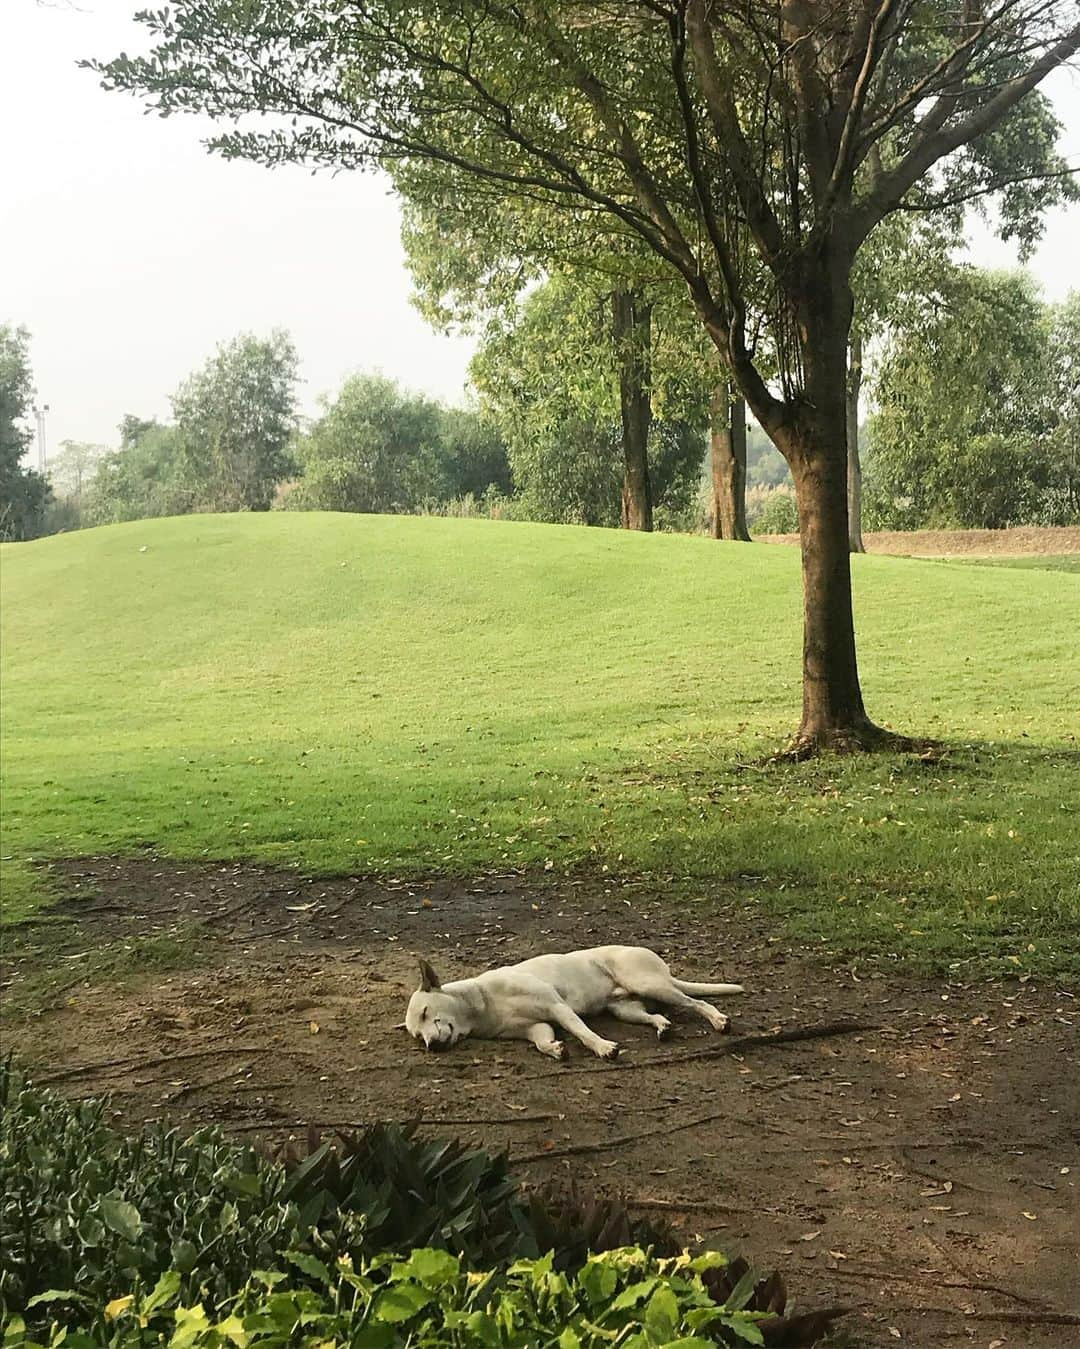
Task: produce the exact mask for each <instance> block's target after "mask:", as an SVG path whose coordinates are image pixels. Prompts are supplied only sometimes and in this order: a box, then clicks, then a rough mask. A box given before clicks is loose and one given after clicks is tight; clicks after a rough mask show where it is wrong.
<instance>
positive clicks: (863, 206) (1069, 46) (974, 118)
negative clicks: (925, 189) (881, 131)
mask: <svg viewBox="0 0 1080 1349" xmlns="http://www.w3.org/2000/svg"><path fill="white" fill-rule="evenodd" d="M1077 50H1080V25H1077V27H1075V28H1074V29H1073V30H1072V31H1071V32H1069V33H1067V34H1066V35H1065V36H1064V37H1063V38H1061V40H1060V41H1059V42H1057V43H1056V44H1055V45H1054V46H1053V47H1052V48H1051V49H1050V50H1049V51H1047V52H1045V53H1044V55H1043V56H1042V57H1041V58H1040V59H1039V60H1038V61H1036V62H1035V64H1034V65H1033V66H1031V67H1030V69H1028V70H1027V71H1025V72H1024V73H1023V74H1022V75H1018V76H1016V77H1015V78H1014V79H1012V80H1009V81H1008V82H1007V83H1006V84H1004V85H1003V86H1002V87H1001V88H1000V89H999V90H998V92H997V93H996V94H995V95H994V96H993V98H991V99H989V100H988V101H987V102H986V103H984V104H983V106H982V107H981V108H979V109H977V110H976V111H975V112H973V113H971V114H970V116H968V117H966V118H965V119H964V120H963V121H961V122H959V123H957V124H956V125H955V126H953V127H951V128H950V127H945V126H942V127H940V128H938V129H936V130H933V131H930V132H928V133H927V132H925V131H924V133H923V134H921V135H917V136H916V137H915V139H914V140H913V142H912V144H911V146H910V147H909V149H908V151H907V153H906V154H905V155H904V157H903V158H902V159H901V160H900V162H899V163H898V164H897V165H895V167H894V168H892V169H889V170H887V171H886V172H885V174H884V176H883V177H882V178H880V179H879V180H878V182H876V183H875V185H874V188H873V189H872V191H871V192H870V193H869V194H868V195H867V196H866V197H865V198H864V200H863V201H862V202H861V203H860V204H859V207H858V209H857V210H856V212H855V241H856V242H858V243H861V242H862V240H863V239H865V237H866V236H867V234H869V232H870V230H872V229H873V227H874V226H875V225H876V224H877V223H878V221H879V220H881V219H882V218H883V217H884V216H885V215H887V214H888V213H889V212H890V211H893V210H896V209H897V208H898V206H899V205H900V203H901V201H902V200H903V198H904V195H905V194H906V193H907V192H909V191H910V190H911V188H912V187H914V186H915V184H916V183H917V182H918V181H919V179H920V178H922V177H923V175H924V174H925V173H927V172H928V171H929V170H930V169H931V168H932V167H933V166H934V164H936V163H937V162H938V161H939V160H941V159H944V158H945V156H946V155H949V154H952V153H953V151H955V150H958V149H960V148H961V147H962V146H964V145H967V144H969V143H970V142H971V141H973V140H975V139H977V138H978V137H979V136H981V135H983V134H984V133H985V132H986V131H989V130H990V129H991V128H992V127H993V126H995V125H996V123H997V122H999V121H1000V120H1001V118H1002V117H1004V116H1005V114H1006V113H1007V112H1009V111H1010V110H1011V109H1012V108H1014V107H1015V106H1016V104H1017V103H1019V102H1020V100H1021V99H1022V98H1023V97H1024V96H1025V95H1026V94H1029V93H1030V92H1031V91H1032V90H1033V89H1034V88H1035V87H1036V86H1037V85H1038V84H1039V83H1040V82H1041V81H1042V80H1044V79H1045V78H1046V76H1047V75H1049V74H1050V72H1051V71H1052V70H1055V69H1056V68H1057V67H1058V66H1059V65H1061V64H1062V63H1063V62H1064V61H1067V60H1068V59H1069V57H1070V56H1072V55H1073V54H1074V53H1075V52H1076V51H1077Z"/></svg>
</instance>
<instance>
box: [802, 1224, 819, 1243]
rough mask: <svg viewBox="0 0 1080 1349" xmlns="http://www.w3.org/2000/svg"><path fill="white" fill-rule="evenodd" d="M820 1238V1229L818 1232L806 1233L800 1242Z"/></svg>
mask: <svg viewBox="0 0 1080 1349" xmlns="http://www.w3.org/2000/svg"><path fill="white" fill-rule="evenodd" d="M820 1236H821V1228H820V1227H819V1228H818V1230H817V1231H816V1232H805V1233H804V1234H803V1235H802V1236H801V1237H800V1238H799V1240H800V1241H813V1240H814V1238H815V1237H820Z"/></svg>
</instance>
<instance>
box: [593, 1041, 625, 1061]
mask: <svg viewBox="0 0 1080 1349" xmlns="http://www.w3.org/2000/svg"><path fill="white" fill-rule="evenodd" d="M596 1056H597V1058H600V1059H617V1058H618V1057H619V1046H618V1045H617V1044H616V1043H615V1041H614V1040H601V1041H600V1043H599V1044H598V1045H597V1046H596Z"/></svg>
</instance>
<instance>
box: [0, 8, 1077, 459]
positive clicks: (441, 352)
mask: <svg viewBox="0 0 1080 1349" xmlns="http://www.w3.org/2000/svg"><path fill="white" fill-rule="evenodd" d="M147 3H148V0H52V3H46V2H45V0H42V2H41V3H39V0H0V129H2V130H0V322H13V323H16V324H25V325H26V327H28V328H29V329H30V332H31V336H32V347H31V354H32V360H33V366H34V372H35V377H36V382H37V387H38V394H39V400H40V401H41V402H45V403H48V404H49V407H50V412H49V417H48V438H49V445H50V451H52V450H54V449H55V447H56V446H57V445H58V444H59V442H60V441H62V440H66V439H72V440H87V441H97V442H101V443H104V444H115V443H116V439H117V436H116V427H117V424H118V423H119V421H120V418H121V417H122V416H123V415H124V414H125V413H128V412H131V413H136V414H138V415H140V416H159V417H166V416H167V415H168V412H169V404H168V395H169V394H170V393H171V392H172V390H174V389H175V388H176V386H177V384H178V383H179V382H180V381H181V379H183V378H184V377H185V376H186V375H187V374H188V373H190V371H192V370H193V369H195V368H196V367H197V366H198V365H200V364H201V363H202V362H203V361H204V360H205V359H206V358H207V356H209V355H210V354H211V353H212V352H213V350H214V347H215V345H216V344H217V343H218V342H219V341H221V340H224V339H227V338H229V337H232V336H234V335H235V334H236V333H238V332H242V331H253V332H256V333H260V334H261V333H266V332H268V331H269V330H270V329H271V328H274V327H281V328H285V329H287V330H288V331H289V332H290V333H291V334H292V337H293V340H294V341H295V343H296V345H297V348H298V350H299V353H300V357H301V362H302V373H303V378H304V384H303V389H302V401H303V404H304V410H305V411H308V412H310V411H312V410H313V409H314V406H315V401H316V398H317V397H318V396H319V395H320V394H324V393H332V392H334V391H336V389H337V388H338V387H339V386H340V384H341V381H342V379H343V378H344V377H345V375H346V374H348V373H350V372H351V371H354V370H374V369H378V370H381V371H382V372H383V373H384V374H386V375H390V376H392V377H393V378H396V379H399V380H401V381H402V383H404V384H407V385H409V386H411V387H413V388H416V389H422V390H425V391H426V392H428V393H430V394H433V395H435V396H436V397H440V398H444V399H446V400H449V401H460V399H461V398H462V397H463V396H464V389H465V373H466V365H467V363H468V359H469V356H470V354H471V351H472V343H471V342H470V341H469V340H468V339H467V338H463V337H443V336H438V335H436V334H435V333H433V332H432V331H431V330H430V329H429V328H428V327H427V325H426V324H425V323H424V322H423V320H422V319H421V318H420V316H419V315H418V314H417V313H416V311H415V310H414V309H413V308H412V306H411V305H410V304H409V290H410V283H409V276H408V273H407V272H406V270H405V267H404V261H403V255H402V249H401V245H400V242H399V239H398V213H397V209H396V205H395V203H394V200H393V198H392V197H390V196H389V195H388V190H387V187H386V184H385V181H383V180H381V179H380V178H378V177H377V176H373V175H369V174H341V175H339V176H338V177H330V176H328V175H318V176H312V175H311V174H310V173H308V172H307V171H306V170H303V169H299V168H283V169H275V170H273V171H271V170H268V169H264V168H261V167H259V166H257V165H253V164H246V163H240V162H233V163H226V162H225V161H223V160H221V159H218V158H215V157H213V156H211V155H208V154H207V153H206V152H205V150H204V149H203V147H202V145H201V143H200V134H201V132H202V131H203V130H204V128H205V123H200V122H199V121H198V120H197V119H195V118H190V117H174V118H170V119H168V120H162V119H160V118H157V117H153V116H146V115H145V114H144V113H143V112H142V109H141V106H140V105H139V103H138V102H137V101H136V100H135V99H133V98H131V97H130V96H126V95H122V94H106V93H105V92H104V91H103V90H101V89H100V88H99V86H98V82H97V79H96V77H95V76H94V75H93V74H92V73H91V72H89V71H85V70H80V69H78V68H77V67H76V64H75V63H76V61H77V60H78V59H79V58H81V57H88V56H100V57H110V56H114V55H116V54H118V53H119V52H120V51H121V50H124V49H126V50H128V51H132V50H138V49H139V48H140V47H141V46H142V45H144V44H143V41H142V39H141V36H140V34H141V30H140V27H139V26H138V25H136V24H134V23H132V22H131V18H130V16H131V14H133V13H134V12H135V10H136V9H139V8H143V7H144V6H145V5H146V4H147ZM1046 88H1047V89H1048V91H1049V92H1051V93H1052V96H1053V97H1054V99H1055V102H1056V103H1057V104H1058V109H1059V116H1060V117H1061V118H1062V120H1063V121H1064V122H1065V124H1066V135H1065V138H1064V141H1063V148H1064V149H1065V150H1066V153H1067V154H1068V155H1069V157H1070V158H1071V159H1072V160H1074V161H1076V160H1080V74H1078V73H1077V72H1075V71H1062V72H1058V73H1057V74H1056V75H1055V76H1054V77H1053V84H1052V85H1050V84H1048V85H1047V86H1046ZM973 240H974V242H973V249H972V257H973V260H975V261H977V262H979V263H981V264H983V265H988V266H1007V265H1010V264H1011V263H1013V262H1014V261H1015V256H1014V254H1013V252H1012V251H1011V250H1010V249H1008V248H1006V247H1004V246H1003V245H1001V244H1000V243H999V242H998V241H996V240H994V239H993V238H992V237H990V236H989V235H988V233H987V232H986V231H985V230H984V229H979V230H976V231H974V233H973ZM1031 266H1032V270H1033V271H1034V272H1035V274H1036V276H1037V277H1038V279H1039V280H1040V281H1041V283H1042V284H1043V286H1044V288H1045V292H1046V294H1047V296H1048V298H1051V299H1058V298H1061V297H1062V296H1063V295H1064V294H1065V293H1066V292H1067V291H1068V290H1070V289H1074V288H1080V215H1078V213H1077V211H1076V210H1075V208H1074V209H1072V210H1070V212H1068V213H1065V212H1062V211H1058V212H1055V213H1054V214H1053V216H1052V218H1050V220H1049V221H1048V229H1047V233H1046V238H1045V241H1044V243H1043V244H1042V246H1041V247H1040V249H1039V251H1038V253H1037V255H1036V257H1035V258H1034V260H1033V262H1032V264H1031Z"/></svg>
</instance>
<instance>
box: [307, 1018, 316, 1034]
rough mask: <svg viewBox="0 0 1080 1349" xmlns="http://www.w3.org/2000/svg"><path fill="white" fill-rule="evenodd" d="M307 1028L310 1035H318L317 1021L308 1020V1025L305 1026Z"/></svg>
mask: <svg viewBox="0 0 1080 1349" xmlns="http://www.w3.org/2000/svg"><path fill="white" fill-rule="evenodd" d="M307 1028H308V1030H309V1031H310V1032H311V1033H312V1035H318V1033H319V1023H318V1022H317V1021H309V1022H308V1027H307Z"/></svg>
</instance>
